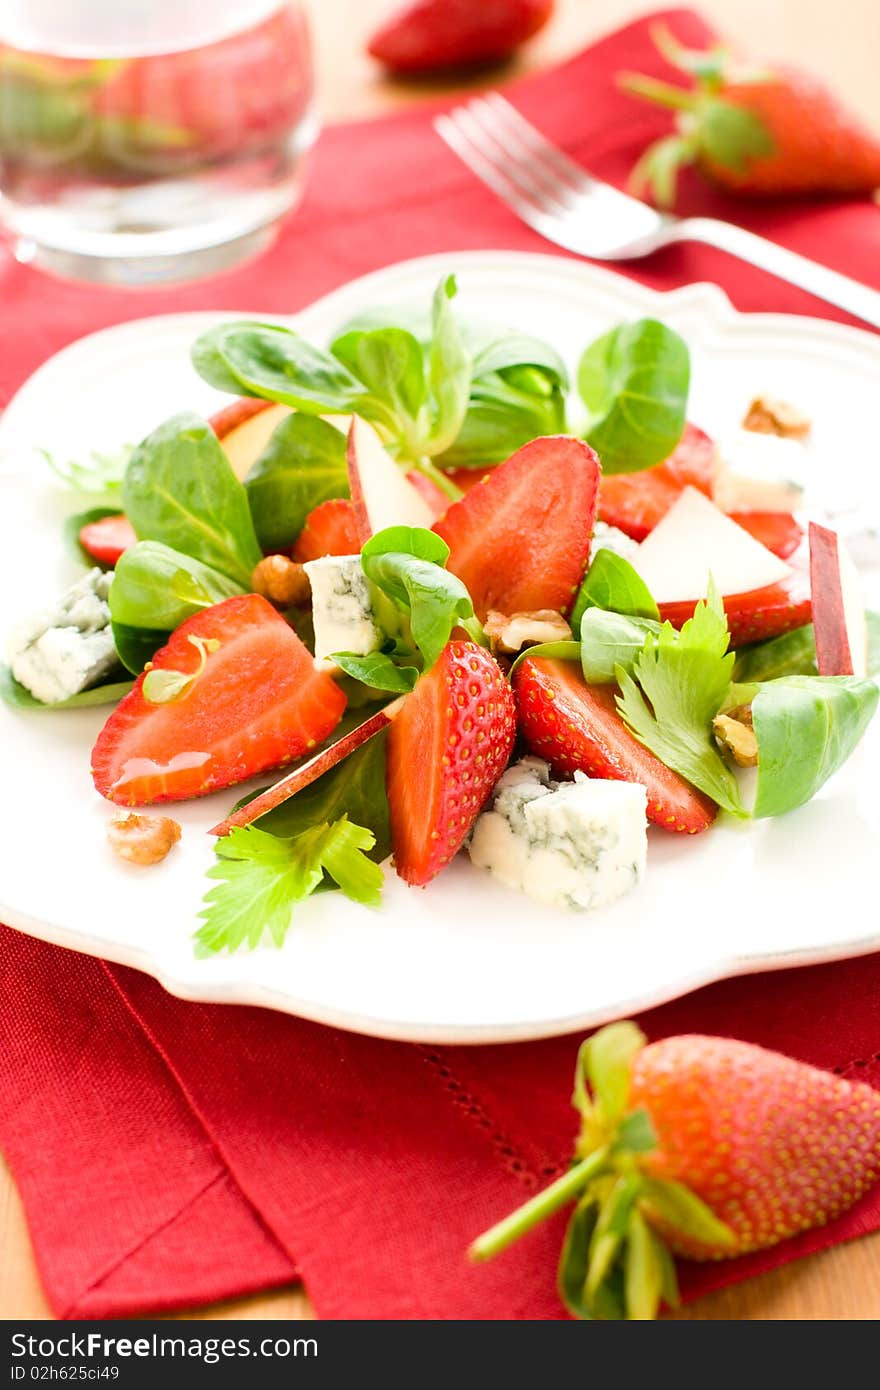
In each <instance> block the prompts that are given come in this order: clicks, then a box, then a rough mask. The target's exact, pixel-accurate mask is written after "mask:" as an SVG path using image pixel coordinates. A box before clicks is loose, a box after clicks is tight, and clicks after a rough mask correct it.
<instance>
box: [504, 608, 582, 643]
mask: <svg viewBox="0 0 880 1390" xmlns="http://www.w3.org/2000/svg"><path fill="white" fill-rule="evenodd" d="M483 628H484V630H485V633H486V636H487V637H488V638H489V645H490V646H491V648H492V651H493V652H510V653H512V652H518V651H521V650H522V648H523V647H531V646H533V645H534V644H535V643H536V642H567V641H569V639H570V638H571V628H570V627H569V625H568V623H567V622H566V621H565V619H564V618H563V616H562V614H561V613H557V612H556V610H555V609H553V608H539V609H538V610H537V611H536V612H534V613H513V614H512V615H511V616H510V617H509V618H508V617H506V616H505V615H504V614H503V613H498V612H496V610H495V609H494V608H491V609H490V610H489V612H488V614H487V616H486V621H485V623H484V624H483Z"/></svg>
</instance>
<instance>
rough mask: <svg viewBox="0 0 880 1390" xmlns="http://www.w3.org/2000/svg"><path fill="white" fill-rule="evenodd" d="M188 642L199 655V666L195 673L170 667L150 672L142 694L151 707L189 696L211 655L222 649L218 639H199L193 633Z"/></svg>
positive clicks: (189, 634) (142, 688)
mask: <svg viewBox="0 0 880 1390" xmlns="http://www.w3.org/2000/svg"><path fill="white" fill-rule="evenodd" d="M187 641H188V642H190V643H191V645H192V646H193V647H195V649H196V651H197V652H198V654H199V664H198V666H197V667H196V669H195V670H194V671H175V670H173V669H172V668H171V667H169V666H164V667H159V668H157V669H153V670H150V671H148V672H147V674H146V676H145V677H144V683H143V685H142V686H141V694H142V695H143V697H144V699H145V700H147V701H149V703H150V704H151V705H170V704H173V703H174V701H175V700H181V699H182V698H183V696H184V695H187V694H188V693H189V691H190V690H191V689H192V687H193V686H194V685H195V683H196V681H197V680H198V678H199V676H200V675H201V674H202V672H203V671H204V669H205V666H206V665H207V662H208V655H209V653H210V652H216V651H217V650H218V649H219V647H220V641H219V639H218V638H216V637H199V636H197V634H195V633H193V632H190V633H188V635H187Z"/></svg>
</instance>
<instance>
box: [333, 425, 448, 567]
mask: <svg viewBox="0 0 880 1390" xmlns="http://www.w3.org/2000/svg"><path fill="white" fill-rule="evenodd" d="M348 485H349V488H350V490H351V501H352V506H353V507H354V518H355V525H356V527H357V530H358V535H359V537H360V542H361V545H365V544H366V542H367V541H368V540H369V539H370V537H371V536H375V534H376V532H377V531H384V529H385V527H386V526H421V527H424V528H425V529H426V530H430V529H431V526H432V525H433V524H434V512H433V510H432V509H431V507H429V506H428V503H427V502H426V501H425V499H424V497H422V495H421V494H420V493H419V492H418V491H417V490H416V488H414V487H413V485H412V483H410V482H408V481H407V479H406V478H405V477H404V475H403V474H402V473H401V471H400V469H399V468H398V466H397V464H396V463H395V462H394V460H393V459H392V458H391V456H390V454H388V453H386V451H385V449H384V448H383V446H382V441H381V439H380V438H379V436H378V434H377V433H376V431H375V430H374V429H373V427H372V425H368V424H367V422H366V420H362V419H361V418H360V416H359V415H353V416H352V417H351V427H350V429H349V431H348Z"/></svg>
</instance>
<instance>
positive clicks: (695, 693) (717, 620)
mask: <svg viewBox="0 0 880 1390" xmlns="http://www.w3.org/2000/svg"><path fill="white" fill-rule="evenodd" d="M729 641H730V634H729V632H728V630H727V620H726V618H725V615H724V605H723V604H722V602H721V597H720V595H719V593H718V590H717V588H716V587H715V585H714V583H712V582H711V581H710V584H709V595H708V598H707V599H706V601H705V603H698V604H697V606H696V608H695V610H694V616H693V617H692V618H689V619H688V621H687V622H686V623H685V624H684V626H683V627H682V629H681V632H676V631H675V629H674V628H673V627H672V625H671V624H670V623H664V624H663V626H662V628H661V629H660V631H659V633H658V634H657V636H656V637H654V636H650V635H649V636H648V637H647V639H646V641H645V645H644V647H643V649H642V651H641V653H640V654H639V656H638V657H637V658H636V661H635V663H634V665H633V672H632V675H628V674H627V673H626V671H625V670H624V669H623V667H621V666H618V667H617V668H616V672H615V674H616V676H617V681H618V684H619V686H620V690H621V694H620V695H619V696H618V697H617V708H618V710H619V711H620V714H621V716H622V718H623V721H624V723H625V724H626V726H627V728H628V729H629V731H630V733H631V734H633V735H634V737H635V738H637V739H638V740H639V742H640V743H643V744H644V745H645V747H646V748H649V749H650V750H651V752H652V753H655V754H656V756H657V757H658V758H659V759H660V760H661V762H664V763H665V764H666V766H667V767H671V768H672V769H673V771H675V772H678V773H680V774H681V776H682V777H684V778H686V779H687V781H688V782H691V783H692V784H693V785H694V786H695V787H699V789H700V791H702V792H705V793H706V795H707V796H710V797H711V798H712V800H713V801H716V802H717V803H718V805H719V806H721V807H723V808H724V810H725V811H730V812H731V813H732V814H733V815H735V816H745V815H746V814H747V812H746V810H745V808H744V806H743V804H742V799H741V797H740V793H739V786H738V783H737V781H736V778H735V776H734V774H733V773H732V772H731V770H730V768H729V767H728V766H727V765H726V763H725V762H724V761H723V759H722V757H721V755H720V753H719V752H718V749H717V747H716V746H715V741H714V739H713V736H712V720H713V719H714V717H715V715H716V714H717V713H718V710H719V709H720V707H721V705H722V703H723V701H724V698H725V695H726V694H727V690H728V687H729V685H730V676H731V671H732V669H733V663H734V660H735V657H734V654H733V652H728V651H727V647H728V644H729Z"/></svg>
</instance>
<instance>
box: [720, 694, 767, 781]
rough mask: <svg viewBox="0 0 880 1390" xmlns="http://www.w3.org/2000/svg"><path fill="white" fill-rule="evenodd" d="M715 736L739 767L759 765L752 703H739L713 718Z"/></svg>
mask: <svg viewBox="0 0 880 1390" xmlns="http://www.w3.org/2000/svg"><path fill="white" fill-rule="evenodd" d="M712 729H713V731H714V733H715V737H716V738H717V740H718V742H719V743H720V744H721V746H722V748H726V749H727V751H728V753H729V754H730V756H731V757H732V758H733V761H734V762H735V763H737V764H738V766H739V767H757V766H758V740H757V739H756V738H755V730H754V728H753V727H752V707H751V705H737V707H736V709H732V710H728V712H727V714H716V716H715V718H714V719H713V720H712Z"/></svg>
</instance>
